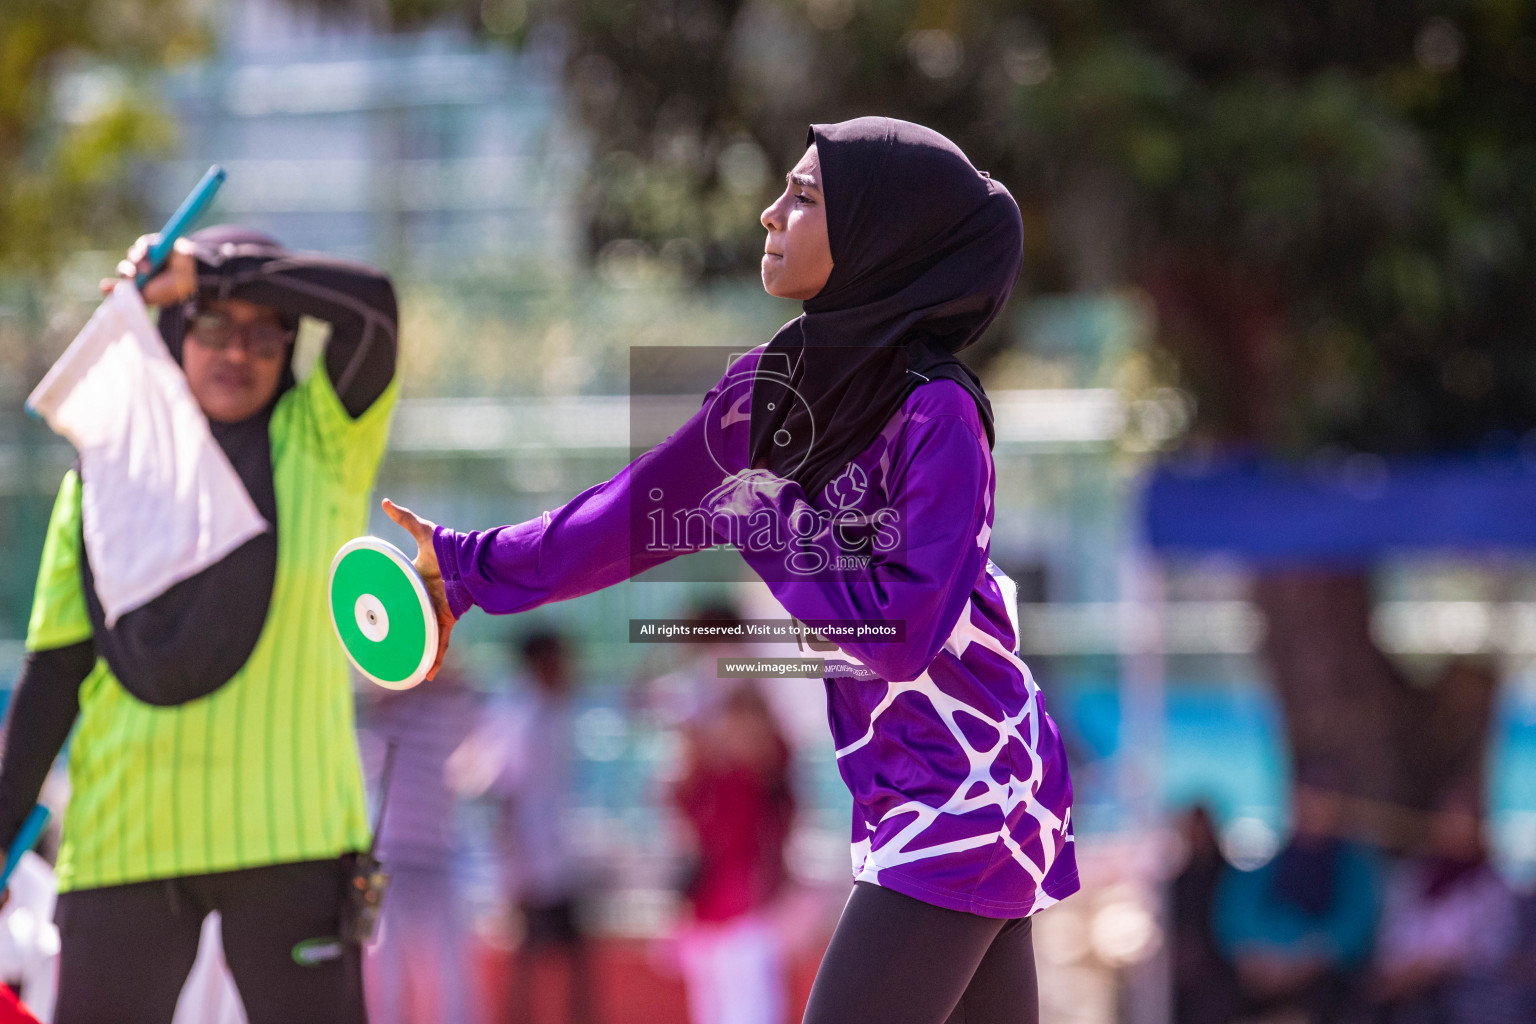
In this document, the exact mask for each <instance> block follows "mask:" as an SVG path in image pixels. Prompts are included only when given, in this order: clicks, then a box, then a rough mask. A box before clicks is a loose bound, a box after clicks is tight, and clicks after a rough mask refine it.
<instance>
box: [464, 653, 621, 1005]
mask: <svg viewBox="0 0 1536 1024" xmlns="http://www.w3.org/2000/svg"><path fill="white" fill-rule="evenodd" d="M518 653H519V655H520V658H521V661H522V665H523V668H524V671H525V677H524V679H523V681H522V683H521V684H520V685H518V686H516V687H514V689H513V692H511V693H508V694H506V695H505V696H503V697H499V698H497V699H496V700H494V701H492V702H491V704H490V705H489V706H488V707H487V708H486V710H485V713H484V714H483V715H482V717H481V721H480V724H479V726H478V727H477V728H476V729H475V731H474V733H473V734H472V735H471V736H470V737H469V739H468V740H467V741H466V742H465V743H464V745H463V746H462V747H460V748H459V750H458V751H457V752H456V753H455V754H454V757H453V759H452V762H451V765H450V776H451V778H452V779H453V780H454V783H455V785H456V787H457V788H458V789H459V790H460V791H461V792H464V793H467V794H470V795H478V794H482V793H484V794H488V795H489V796H491V797H492V798H493V799H494V800H496V801H497V803H498V804H499V805H500V812H501V813H500V826H499V832H500V835H499V837H498V840H499V846H500V852H501V855H502V865H503V868H504V872H505V884H506V886H507V891H508V894H509V897H510V902H511V903H512V904H513V905H514V906H515V907H516V908H517V911H518V913H519V915H520V917H521V918H522V926H523V928H522V932H523V938H522V943H521V945H520V946H519V947H518V952H517V956H516V959H515V961H514V966H513V978H512V1019H513V1020H514V1021H517V1022H519V1024H522V1022H525V1021H532V1020H533V1016H534V1006H535V1002H536V1000H535V995H536V993H535V991H534V980H535V966H536V961H538V960H540V959H543V958H544V957H545V956H546V955H548V954H549V953H558V954H560V955H561V956H563V958H564V959H565V960H566V962H567V965H568V977H569V981H570V984H569V989H568V993H569V994H568V999H567V1004H566V1005H567V1008H568V1013H569V1019H570V1020H571V1021H573V1022H578V1024H585V1022H590V1021H592V1020H594V1019H595V1010H594V1006H595V998H594V993H593V987H592V968H591V952H590V950H589V948H588V942H587V939H586V936H585V935H584V934H583V930H582V926H581V916H580V913H579V909H580V908H579V904H580V897H581V893H582V888H583V879H582V877H581V871H580V868H579V865H578V864H577V861H576V858H575V856H574V852H573V850H572V847H571V841H570V832H569V827H568V818H569V812H570V808H571V806H572V795H571V767H572V760H573V757H574V752H573V749H572V731H573V719H574V710H573V708H572V700H571V697H572V689H573V678H572V674H571V669H570V657H569V652H568V651H567V648H566V644H565V642H564V640H562V639H561V637H560V635H559V634H558V633H555V632H553V631H540V632H536V633H533V634H531V635H529V636H528V637H526V638H525V639H524V640H523V641H522V643H521V645H520V646H519V648H518Z"/></svg>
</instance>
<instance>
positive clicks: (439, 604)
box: [383, 498, 458, 679]
mask: <svg viewBox="0 0 1536 1024" xmlns="http://www.w3.org/2000/svg"><path fill="white" fill-rule="evenodd" d="M383 504H384V514H385V515H387V516H389V518H391V519H393V520H394V521H395V522H396V523H398V524H399V525H400V526H401V527H402V528H403V529H404V530H405V532H406V533H408V534H410V535H411V539H412V540H414V541H415V542H416V558H415V560H413V561H412V562H411V565H413V566H415V567H416V571H417V572H418V573H419V574H420V575H421V582H422V583H425V584H426V586H427V596H428V597H430V598H431V599H432V611H433V612H434V613H436V615H437V660H436V661H434V662H432V667H431V668H430V669H428V670H427V678H428V679H433V678H436V676H437V670H438V669H440V668H442V667H443V655H444V654H446V653H447V651H448V635H449V634H450V633H452V632H453V624H454V623H455V622H457V621H458V619H456V618H454V615H453V611H452V610H451V609H450V608H449V607H448V591H447V590H446V589H445V588H444V586H443V573H442V570H441V569H439V568H438V565H437V549H436V548H434V547H433V545H432V531H433V530H435V529H437V524H436V523H434V522H432V521H431V520H430V519H423V518H421V516H418V515H417V514H416V513H414V512H412V511H411V510H410V509H408V508H404V507H402V506H400V505H396V504H395V503H394V502H392V501H390V500H389V499H388V498H385V499H384V502H383Z"/></svg>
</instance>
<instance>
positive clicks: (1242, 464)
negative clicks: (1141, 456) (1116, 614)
mask: <svg viewBox="0 0 1536 1024" xmlns="http://www.w3.org/2000/svg"><path fill="white" fill-rule="evenodd" d="M1142 523H1143V526H1144V530H1145V533H1144V538H1145V541H1146V543H1147V544H1149V545H1150V547H1151V548H1152V550H1153V551H1154V552H1156V553H1158V554H1160V555H1180V554H1202V553H1223V554H1229V555H1232V556H1233V557H1236V558H1239V559H1241V560H1243V561H1247V562H1251V563H1254V564H1257V565H1269V566H1277V565H1285V564H1313V565H1315V564H1339V565H1351V564H1353V565H1358V564H1363V563H1368V562H1371V561H1374V560H1376V559H1377V558H1379V557H1381V556H1382V555H1383V554H1385V553H1387V552H1391V551H1425V552H1430V551H1445V552H1458V553H1464V554H1472V555H1476V554H1484V553H1491V552H1498V551H1502V552H1508V551H1511V550H1530V551H1536V458H1531V457H1528V456H1525V455H1522V454H1521V453H1519V452H1500V453H1495V454H1485V455H1476V454H1474V455H1465V454H1463V455H1445V456H1420V457H1403V458H1397V459H1384V458H1381V457H1380V456H1375V455H1350V456H1346V457H1341V458H1331V459H1314V460H1311V461H1308V462H1303V463H1294V464H1292V463H1284V462H1281V461H1279V460H1276V459H1267V458H1261V457H1257V456H1238V457H1228V458H1223V459H1206V460H1199V459H1190V458H1182V459H1178V460H1171V461H1168V462H1165V463H1163V464H1161V465H1159V466H1158V467H1157V468H1156V469H1155V470H1154V471H1153V473H1152V474H1151V476H1150V478H1149V480H1148V482H1147V484H1146V487H1145V490H1144V492H1143V497H1142Z"/></svg>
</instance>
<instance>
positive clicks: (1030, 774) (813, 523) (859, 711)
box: [385, 118, 1077, 1024]
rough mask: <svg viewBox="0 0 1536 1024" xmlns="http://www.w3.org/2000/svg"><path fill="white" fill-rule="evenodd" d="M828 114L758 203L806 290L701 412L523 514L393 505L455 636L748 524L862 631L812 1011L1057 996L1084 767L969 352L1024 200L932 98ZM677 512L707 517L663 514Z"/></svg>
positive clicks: (1018, 1006) (847, 627)
mask: <svg viewBox="0 0 1536 1024" xmlns="http://www.w3.org/2000/svg"><path fill="white" fill-rule="evenodd" d="M809 142H810V147H809V148H808V149H807V150H806V152H805V155H804V156H803V157H802V158H801V160H800V161H799V163H798V164H797V165H796V166H795V168H794V170H793V171H792V172H791V173H790V174H789V175H788V178H787V187H786V189H785V190H784V193H783V194H782V195H781V196H780V197H779V198H778V199H777V200H776V201H775V202H774V203H773V205H772V206H770V207H768V209H767V210H765V211H764V212H763V216H762V222H763V226H764V227H765V228H767V230H768V238H767V244H766V246H765V251H764V255H763V262H762V274H763V286H764V287H765V288H766V289H767V290H768V291H769V292H770V293H771V294H773V295H777V296H781V297H784V298H794V299H801V300H804V303H805V305H804V309H805V312H804V315H802V316H800V317H797V318H796V319H794V320H792V321H791V322H790V323H788V324H786V325H785V326H784V327H783V328H782V329H781V330H780V331H779V332H778V333H777V334H776V335H775V336H774V338H773V339H772V341H770V342H769V343H768V345H767V346H766V347H763V348H759V349H757V350H754V351H753V352H750V353H748V354H747V355H745V356H742V357H740V358H739V359H737V360H736V361H735V362H734V363H733V364H732V366H731V367H730V369H729V371H728V372H727V374H726V376H725V377H724V378H722V379H721V381H720V382H719V383H718V384H717V385H716V386H715V388H714V389H712V390H711V391H710V393H709V394H708V395H706V396H705V399H704V403H703V408H702V409H700V411H699V412H698V413H697V414H696V415H694V416H693V417H692V418H691V419H690V420H689V421H688V422H687V423H685V424H684V425H683V426H682V427H681V428H679V429H678V430H677V432H676V433H674V434H673V435H672V436H671V437H669V438H668V439H667V440H666V441H664V442H663V443H661V444H660V445H658V446H657V447H656V448H654V449H652V450H651V451H649V452H647V453H646V454H645V455H643V456H641V457H640V458H639V459H637V460H636V461H635V462H634V463H632V464H631V465H629V466H628V467H627V468H625V469H624V470H623V471H622V472H621V473H620V474H619V475H618V476H616V477H614V478H613V479H612V480H610V481H608V482H607V483H603V484H599V485H598V486H596V487H593V488H591V489H590V490H588V491H586V492H584V493H582V494H580V495H578V496H577V497H576V498H574V499H573V500H571V501H570V502H569V503H568V504H566V505H564V506H562V507H561V508H558V509H556V510H554V511H552V512H546V513H544V514H543V515H542V516H540V517H539V518H538V519H534V520H531V521H529V522H526V523H522V524H519V525H515V526H504V527H500V528H497V529H494V530H488V531H484V532H480V531H476V532H470V533H459V532H456V531H454V530H449V529H445V528H441V527H437V526H435V525H434V524H432V523H430V522H428V521H426V520H423V519H421V518H419V517H417V516H415V515H414V514H412V513H411V512H410V511H409V510H406V509H403V508H400V507H398V506H395V505H393V504H392V503H390V502H387V501H386V502H385V509H386V511H388V512H389V514H390V515H391V516H392V517H393V518H394V520H395V521H396V522H397V523H400V524H401V525H402V526H404V527H405V528H406V529H407V530H408V531H410V532H411V534H412V535H413V536H414V537H415V538H416V541H417V545H418V548H419V551H418V555H417V559H416V565H417V568H418V569H419V570H420V571H421V572H422V574H423V576H424V577H425V578H426V579H427V580H428V582H429V586H430V588H431V590H432V591H433V594H434V599H435V601H436V603H437V605H438V617H439V620H440V622H441V624H442V626H443V629H442V643H443V644H444V645H446V643H447V639H448V633H449V630H450V629H451V627H452V625H453V622H454V621H455V620H456V619H457V617H458V616H460V615H462V614H464V612H465V611H467V610H468V609H469V608H470V607H471V606H474V605H478V606H480V607H481V608H484V609H485V610H486V611H488V612H492V613H497V614H506V613H511V612H520V611H523V610H525V609H528V608H533V607H535V606H537V605H540V604H544V603H546V602H549V601H557V600H562V599H565V598H570V597H576V596H578V595H580V594H585V593H589V592H591V591H594V590H597V589H599V588H601V587H605V586H608V585H610V584H612V583H616V582H618V581H620V580H622V579H626V578H628V577H630V576H632V575H634V574H635V573H637V572H639V571H641V570H643V569H645V568H648V567H649V566H652V565H655V564H657V563H659V562H662V561H665V560H666V559H668V558H671V557H674V556H675V555H677V554H679V553H681V551H683V550H689V549H695V548H699V547H704V546H706V545H708V544H714V543H730V544H733V545H735V546H736V547H737V548H738V549H739V550H740V551H741V553H742V555H743V557H744V558H745V559H746V561H747V562H748V564H749V565H751V566H752V568H753V569H755V570H756V571H757V573H758V574H759V575H760V576H761V577H762V578H763V579H764V581H765V582H766V583H767V584H768V586H769V588H770V589H771V590H772V591H773V593H774V595H775V596H776V597H777V598H778V599H779V601H780V602H781V603H782V604H783V605H784V607H785V608H786V609H788V611H789V612H790V613H791V614H793V615H794V616H795V617H797V618H799V619H801V620H803V621H805V622H808V623H810V624H811V625H813V626H815V627H817V629H818V631H820V632H822V634H823V635H824V636H825V637H827V638H828V639H831V640H833V641H834V642H836V643H837V645H838V647H839V648H840V653H839V655H838V656H837V657H834V658H829V659H828V671H827V682H826V685H827V702H828V717H829V720H830V722H831V726H832V731H833V735H834V738H835V741H836V744H837V757H838V766H839V769H840V771H841V773H842V775H843V778H844V780H845V781H846V782H847V784H848V787H849V789H850V790H851V791H852V793H853V798H854V812H853V835H852V851H853V864H854V874H855V884H854V888H853V894H852V896H851V897H850V898H849V900H848V904H847V906H846V908H845V909H844V911H843V915H842V919H841V921H840V922H839V924H838V927H837V931H836V934H835V935H834V936H833V939H832V943H831V946H830V947H829V949H828V950H827V953H826V957H825V959H824V960H823V961H822V965H821V969H820V972H819V973H818V975H817V978H816V983H815V986H814V988H813V990H812V992H811V998H810V1004H809V1006H808V1007H807V1009H806V1015H805V1020H806V1021H807V1022H813V1024H863V1022H868V1024H939V1022H942V1021H946V1020H950V1021H961V1020H963V1021H966V1022H970V1024H976V1022H1005V1021H1006V1022H1010V1024H1012V1022H1033V1021H1034V1020H1035V1019H1036V1016H1037V1010H1036V990H1035V970H1034V954H1033V949H1032V946H1031V940H1030V915H1032V914H1034V913H1036V912H1037V911H1039V910H1041V909H1043V908H1044V907H1047V906H1049V905H1050V904H1052V903H1055V902H1056V901H1057V900H1059V899H1061V898H1063V897H1065V896H1067V895H1068V894H1070V893H1072V892H1074V891H1076V889H1077V871H1076V866H1075V861H1074V857H1073V846H1072V831H1071V817H1070V804H1071V794H1072V790H1071V784H1070V782H1069V781H1068V777H1067V764H1066V758H1065V756H1064V753H1063V750H1062V745H1061V741H1060V738H1059V736H1058V734H1057V732H1056V728H1055V726H1054V725H1053V723H1052V722H1051V720H1050V718H1049V717H1048V716H1047V715H1046V712H1045V707H1044V702H1043V700H1042V697H1041V694H1040V691H1039V690H1038V689H1037V687H1036V686H1035V683H1034V680H1033V679H1032V677H1031V676H1030V673H1029V670H1028V669H1027V668H1026V667H1025V666H1024V664H1023V663H1022V662H1021V661H1020V660H1019V659H1018V657H1017V654H1016V648H1017V634H1018V630H1017V626H1016V624H1015V622H1014V614H1013V610H1012V587H1011V584H1009V583H1008V581H1007V579H1006V577H1003V576H1002V574H1001V573H999V572H997V570H996V569H995V568H994V567H993V566H992V565H991V563H990V561H989V560H988V557H987V552H988V539H989V537H990V535H991V531H992V519H993V511H994V510H993V506H992V497H993V492H994V489H995V480H994V477H993V467H992V458H991V452H990V447H991V445H990V441H991V410H990V406H989V405H988V403H987V400H986V396H985V395H984V394H983V393H982V390H981V387H980V385H979V383H978V382H977V381H976V379H975V377H974V376H972V375H971V373H970V372H969V371H968V370H967V369H966V368H965V367H964V366H962V365H961V364H960V363H959V361H958V360H957V359H956V358H955V356H954V353H955V352H957V351H959V350H960V349H962V348H964V347H965V346H966V345H968V344H970V343H971V342H972V341H974V340H975V339H976V338H977V337H978V336H979V335H980V334H981V332H982V330H983V329H984V328H985V327H986V326H987V324H988V323H990V322H991V320H992V318H993V317H994V316H996V315H997V313H998V311H999V310H1000V309H1001V308H1002V306H1003V303H1004V301H1005V300H1006V299H1007V297H1008V293H1009V291H1010V289H1011V288H1012V286H1013V282H1014V279H1015V277H1016V276H1017V274H1018V271H1019V266H1020V262H1021V236H1022V227H1021V224H1020V219H1019V212H1018V208H1017V207H1016V206H1015V205H1014V202H1013V199H1012V197H1011V196H1010V195H1009V194H1008V191H1007V190H1006V189H1005V188H1003V186H1002V185H1000V184H998V183H997V182H995V181H992V180H991V179H990V178H988V176H987V175H986V174H984V173H981V172H978V171H977V170H976V169H975V168H974V167H972V166H971V164H970V162H969V161H968V160H967V159H966V157H965V155H964V154H963V153H961V152H960V150H959V149H958V148H957V147H956V146H955V145H954V144H953V143H951V142H950V141H949V140H948V139H945V138H944V137H943V136H941V135H938V134H937V133H935V132H933V131H930V130H928V129H926V128H923V127H921V126H918V125H915V124H909V123H906V122H903V121H896V120H891V119H888V118H859V119H857V120H854V121H847V122H843V123H841V124H832V125H816V126H814V127H813V128H812V129H811V133H810V138H809ZM669 522H675V523H676V524H678V525H679V526H680V527H683V529H682V531H681V534H680V536H675V537H669V538H668V537H664V538H662V540H663V542H660V543H659V542H658V531H657V529H656V527H657V525H658V524H661V525H662V526H663V527H664V526H665V525H666V524H667V523H669ZM700 523H707V524H708V527H709V531H708V532H709V536H707V537H706V536H705V535H704V531H702V530H701V529H699V528H698V527H699V524H700ZM661 532H663V533H664V532H665V530H663V531H661ZM674 532H676V531H674ZM861 626H862V627H863V629H862V632H861V631H860V627H861Z"/></svg>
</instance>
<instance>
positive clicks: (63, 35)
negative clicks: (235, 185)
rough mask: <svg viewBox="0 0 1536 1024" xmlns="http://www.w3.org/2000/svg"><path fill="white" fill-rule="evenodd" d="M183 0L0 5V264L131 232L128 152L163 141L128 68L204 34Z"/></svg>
mask: <svg viewBox="0 0 1536 1024" xmlns="http://www.w3.org/2000/svg"><path fill="white" fill-rule="evenodd" d="M187 6H188V5H187V4H186V3H184V2H182V0H130V2H120V0H6V2H5V3H4V4H0V270H3V271H7V272H9V273H11V274H13V275H14V274H18V273H29V272H46V271H48V270H50V269H52V268H54V267H55V266H57V265H58V263H59V262H60V261H61V260H62V259H63V258H64V257H65V256H66V255H67V254H69V253H71V252H74V251H78V250H79V249H81V248H86V247H100V246H101V245H102V244H104V243H107V242H110V244H111V246H112V247H113V248H116V247H118V246H121V245H123V244H124V239H125V238H126V239H131V238H132V237H133V235H135V234H137V231H136V230H135V228H136V227H137V225H138V222H137V221H136V220H131V219H130V217H129V214H130V213H131V212H132V209H133V207H132V198H133V190H134V186H135V184H137V182H136V180H135V176H134V175H133V174H131V173H130V171H131V169H132V166H133V160H134V158H135V157H138V156H141V155H143V154H145V153H147V152H149V151H151V150H154V149H156V148H159V147H161V146H163V145H164V144H165V143H166V142H167V141H168V140H169V127H168V123H167V122H166V121H165V120H164V119H163V118H161V117H160V116H158V114H157V112H156V102H155V95H156V93H155V92H154V90H152V89H149V88H141V87H138V86H139V85H140V83H139V81H138V79H137V78H136V75H137V74H138V73H143V72H148V71H150V70H152V69H153V68H155V67H158V66H162V65H163V64H164V63H166V62H167V61H170V60H174V59H175V58H176V57H177V56H178V54H183V55H190V54H191V53H193V52H196V51H197V50H198V49H200V48H201V47H202V45H203V37H202V34H201V31H200V29H199V28H198V26H197V24H196V23H195V22H193V21H191V20H190V14H189V12H188V10H187Z"/></svg>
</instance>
